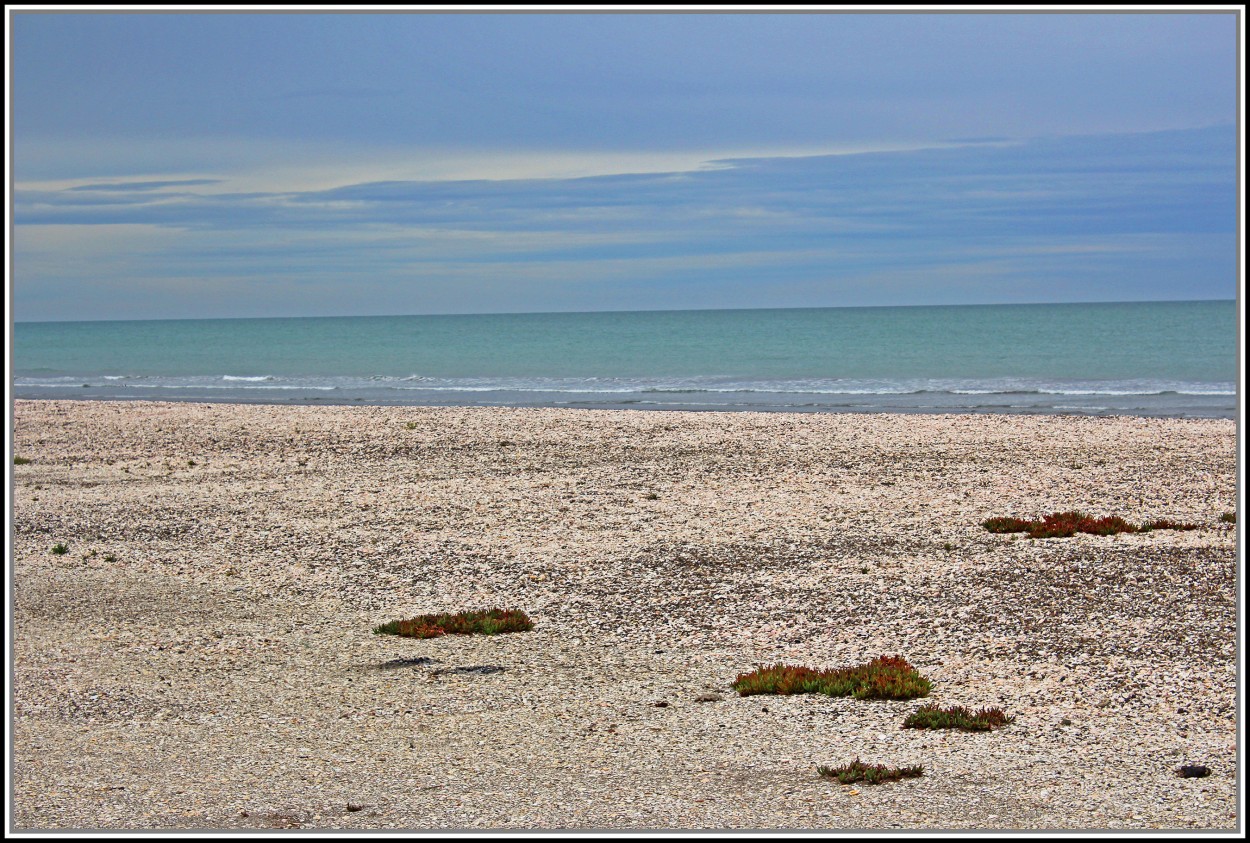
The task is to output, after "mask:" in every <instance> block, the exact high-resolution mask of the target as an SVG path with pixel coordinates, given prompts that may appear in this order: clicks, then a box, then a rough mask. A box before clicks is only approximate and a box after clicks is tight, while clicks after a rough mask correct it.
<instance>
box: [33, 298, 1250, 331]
mask: <svg viewBox="0 0 1250 843" xmlns="http://www.w3.org/2000/svg"><path fill="white" fill-rule="evenodd" d="M1237 300H1238V296H1233V297H1232V298H1211V299H1119V300H1111V301H1103V300H1100V301H1036V302H965V303H962V304H952V303H947V304H851V305H802V306H796V307H661V308H641V309H633V310H513V311H477V312H463V313H360V314H352V315H345V314H335V315H319V316H308V315H305V316H297V315H287V316H168V317H161V316H154V317H139V318H132V319H13V320H11V321H10V324H11V325H53V324H64V323H87V322H214V321H223V322H224V321H234V320H246V319H394V318H407V317H412V316H416V317H438V316H562V315H571V314H590V313H621V314H625V313H720V312H725V311H737V310H874V309H882V308H904V307H1036V306H1045V305H1105V304H1198V303H1203V302H1231V303H1234V304H1235V303H1236V302H1237Z"/></svg>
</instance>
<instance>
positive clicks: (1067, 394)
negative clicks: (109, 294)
mask: <svg viewBox="0 0 1250 843" xmlns="http://www.w3.org/2000/svg"><path fill="white" fill-rule="evenodd" d="M12 340H13V343H12V371H13V394H14V396H15V397H18V398H94V399H123V400H140V399H159V400H191V401H231V402H263V403H327V404H342V403H368V404H419V405H492V406H495V405H502V406H570V407H614V408H615V407H634V408H639V409H695V410H700V409H702V410H787V411H817V412H819V411H825V412H838V411H859V412H872V411H889V412H1008V413H1080V414H1131V415H1149V416H1175V417H1190V416H1197V417H1219V418H1234V417H1235V415H1236V409H1237V396H1236V380H1237V317H1236V304H1235V302H1232V301H1204V302H1137V303H1119V304H1038V305H968V306H939V307H876V308H811V309H777V310H701V311H641V312H628V313H542V314H505V315H466V316H372V317H319V318H289V319H205V320H168V321H131V322H19V323H16V324H14V325H13V334H12Z"/></svg>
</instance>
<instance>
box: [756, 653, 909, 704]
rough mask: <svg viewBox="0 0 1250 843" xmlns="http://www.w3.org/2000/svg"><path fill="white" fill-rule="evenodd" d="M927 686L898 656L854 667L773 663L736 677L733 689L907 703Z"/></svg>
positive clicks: (882, 658) (904, 660)
mask: <svg viewBox="0 0 1250 843" xmlns="http://www.w3.org/2000/svg"><path fill="white" fill-rule="evenodd" d="M930 687H931V683H930V682H929V680H928V679H926V678H925V677H923V676H921V675H920V674H919V673H918V672H917V671H916V669H915V668H914V667H912V666H911V665H910V664H909V663H908V662H907V660H906V659H904V658H902V657H901V656H882V657H880V658H876V659H873V660H872V661H870V662H867V663H865V664H861V665H856V666H854V667H840V668H833V669H829V670H817V669H815V668H810V667H803V666H801V665H785V664H775V665H773V666H771V667H762V668H759V669H758V670H753V671H751V672H750V673H743V674H739V676H738V678H737V679H735V680H734V683H733V689H734V690H735V691H737V692H738V694H739V695H740V696H743V697H748V696H751V695H753V694H827V695H829V696H831V697H854V698H855V699H859V700H864V699H885V700H909V699H912V698H914V697H924V696H928V694H929V688H930Z"/></svg>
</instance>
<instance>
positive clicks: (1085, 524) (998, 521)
mask: <svg viewBox="0 0 1250 843" xmlns="http://www.w3.org/2000/svg"><path fill="white" fill-rule="evenodd" d="M981 526H982V527H984V528H985V529H986V530H988V531H989V532H991V533H1028V534H1029V538H1033V539H1050V538H1067V537H1068V536H1074V535H1076V534H1077V533H1091V534H1093V535H1095V536H1112V535H1115V534H1116V533H1148V532H1150V531H1151V530H1196V529H1198V525H1197V524H1183V523H1181V522H1179V521H1171V520H1169V519H1166V518H1157V519H1155V520H1154V521H1149V522H1147V523H1145V524H1143V525H1142V526H1140V527H1138V526H1136V525H1134V524H1130V523H1129V522H1128V521H1125V520H1124V519H1123V518H1121V517H1120V516H1118V515H1107V516H1105V517H1103V518H1094V517H1092V516H1090V515H1086V514H1085V513H1084V512H1081V511H1080V510H1075V509H1073V510H1068V511H1067V512H1052V513H1051V514H1050V515H1046V516H1043V517H1042V519H1041V520H1040V521H1029V520H1027V519H1024V518H987V519H986V520H984V521H982V522H981Z"/></svg>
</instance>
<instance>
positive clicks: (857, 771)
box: [816, 758, 924, 784]
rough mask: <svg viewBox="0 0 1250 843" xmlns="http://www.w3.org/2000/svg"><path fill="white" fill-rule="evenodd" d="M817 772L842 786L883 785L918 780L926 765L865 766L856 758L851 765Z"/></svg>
mask: <svg viewBox="0 0 1250 843" xmlns="http://www.w3.org/2000/svg"><path fill="white" fill-rule="evenodd" d="M816 772H818V773H820V774H821V775H822V776H824V777H825V778H829V779H837V780H838V781H839V782H841V783H842V784H854V783H855V782H864V783H866V784H881V783H882V782H891V781H898V780H899V779H914V778H918V777H920V776H922V775H924V765H922V764H917V765H916V766H914V767H887V766H885V765H884V764H865V763H864V762H862V761H860V760H859V758H856V759H855V760H854V761H852V762H851V763H850V764H843V765H842V766H841V767H826V766H824V765H818V766H817V767H816Z"/></svg>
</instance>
